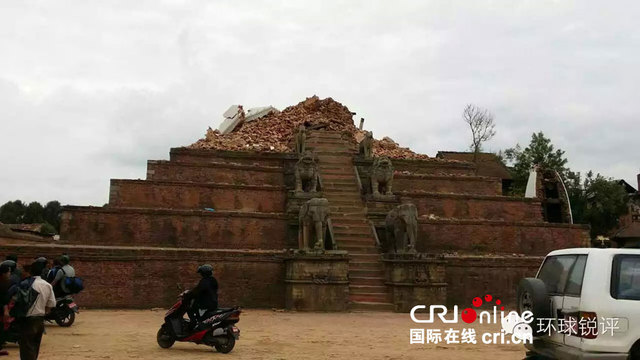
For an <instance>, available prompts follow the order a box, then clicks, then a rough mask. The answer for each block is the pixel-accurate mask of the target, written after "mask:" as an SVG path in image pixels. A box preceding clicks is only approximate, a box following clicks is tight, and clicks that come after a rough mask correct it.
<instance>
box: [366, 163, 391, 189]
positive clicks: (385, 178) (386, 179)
mask: <svg viewBox="0 0 640 360" xmlns="http://www.w3.org/2000/svg"><path fill="white" fill-rule="evenodd" d="M370 174H371V192H372V193H373V195H374V196H378V195H392V192H391V185H392V183H393V164H391V160H390V159H389V158H388V157H386V156H383V157H379V158H375V160H373V165H371V171H370Z"/></svg>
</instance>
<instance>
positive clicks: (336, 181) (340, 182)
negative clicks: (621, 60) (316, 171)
mask: <svg viewBox="0 0 640 360" xmlns="http://www.w3.org/2000/svg"><path fill="white" fill-rule="evenodd" d="M320 177H322V174H320ZM324 183H325V186H340V185H349V186H352V185H358V182H357V181H356V179H355V176H354V178H353V179H332V180H327V181H324Z"/></svg>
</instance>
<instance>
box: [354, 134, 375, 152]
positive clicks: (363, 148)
mask: <svg viewBox="0 0 640 360" xmlns="http://www.w3.org/2000/svg"><path fill="white" fill-rule="evenodd" d="M358 153H359V154H360V155H361V156H362V157H364V158H365V159H371V157H372V156H373V132H371V131H366V132H365V135H364V139H362V141H360V144H359V145H358Z"/></svg>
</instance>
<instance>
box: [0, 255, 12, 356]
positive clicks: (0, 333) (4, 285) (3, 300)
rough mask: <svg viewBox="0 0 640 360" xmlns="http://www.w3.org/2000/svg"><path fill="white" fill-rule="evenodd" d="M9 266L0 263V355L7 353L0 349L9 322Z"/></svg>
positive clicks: (7, 353) (4, 339)
mask: <svg viewBox="0 0 640 360" xmlns="http://www.w3.org/2000/svg"><path fill="white" fill-rule="evenodd" d="M10 275H11V268H10V267H9V266H8V265H7V264H0V311H2V324H1V325H0V356H6V355H9V352H7V351H6V350H3V349H2V345H4V343H5V341H6V331H7V328H8V324H9V306H8V305H9V287H10V286H11V280H10V279H9V277H10Z"/></svg>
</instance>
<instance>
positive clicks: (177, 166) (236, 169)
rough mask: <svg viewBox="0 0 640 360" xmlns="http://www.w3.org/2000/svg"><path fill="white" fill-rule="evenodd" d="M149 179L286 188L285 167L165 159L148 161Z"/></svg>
mask: <svg viewBox="0 0 640 360" xmlns="http://www.w3.org/2000/svg"><path fill="white" fill-rule="evenodd" d="M147 180H158V181H163V180H164V181H192V182H199V183H217V184H235V185H271V186H283V185H284V176H283V168H282V167H280V166H255V165H242V164H233V163H231V164H229V163H222V162H221V163H210V164H190V163H182V162H171V161H163V160H149V161H148V162H147Z"/></svg>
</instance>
